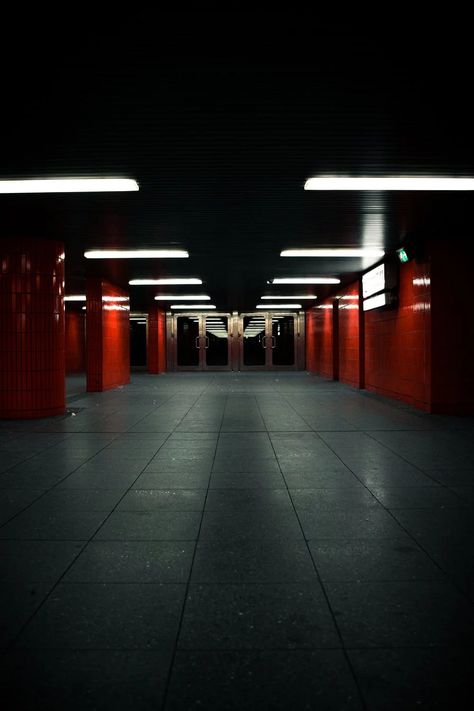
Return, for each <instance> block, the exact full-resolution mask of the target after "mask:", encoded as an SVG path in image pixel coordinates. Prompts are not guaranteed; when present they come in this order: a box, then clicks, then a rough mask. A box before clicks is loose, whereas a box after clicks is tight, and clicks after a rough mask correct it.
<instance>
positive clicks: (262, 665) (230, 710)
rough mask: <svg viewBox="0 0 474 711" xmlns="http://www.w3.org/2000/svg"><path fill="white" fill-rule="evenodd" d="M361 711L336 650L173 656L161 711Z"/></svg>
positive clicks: (194, 653)
mask: <svg viewBox="0 0 474 711" xmlns="http://www.w3.org/2000/svg"><path fill="white" fill-rule="evenodd" d="M266 708H268V709H272V711H288V709H292V711H308V709H324V711H361V710H362V708H363V707H362V704H361V701H360V700H359V696H358V692H357V688H356V686H355V683H354V680H353V677H352V675H351V673H350V670H349V668H348V665H347V662H346V661H345V659H344V656H343V654H342V652H341V651H340V650H324V651H323V650H318V651H296V650H295V651H290V652H285V651H264V652H251V651H246V652H225V651H219V652H184V651H180V652H178V653H177V655H176V658H175V662H174V665H173V669H172V674H171V682H170V688H169V692H168V696H167V702H166V705H165V711H191V710H194V709H195V710H196V711H197V709H206V711H242V709H249V711H250V710H252V711H254V710H255V711H256V710H257V709H266Z"/></svg>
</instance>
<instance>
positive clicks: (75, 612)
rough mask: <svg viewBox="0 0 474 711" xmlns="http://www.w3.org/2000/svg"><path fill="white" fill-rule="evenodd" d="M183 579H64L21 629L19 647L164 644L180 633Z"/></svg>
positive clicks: (149, 646) (159, 646)
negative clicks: (178, 582) (177, 581)
mask: <svg viewBox="0 0 474 711" xmlns="http://www.w3.org/2000/svg"><path fill="white" fill-rule="evenodd" d="M184 590H185V586H184V585H174V584H172V585H171V584H170V585H168V584H167V585H155V584H151V583H148V584H117V583H107V584H94V583H82V584H81V583H79V584H76V583H62V584H60V585H58V586H57V587H56V588H55V589H54V591H53V593H52V594H51V595H50V596H49V598H48V600H47V601H46V602H45V604H44V605H43V606H42V607H41V609H40V610H39V612H38V613H37V614H36V615H35V617H34V618H33V620H32V621H31V622H30V623H29V625H28V626H27V627H26V629H25V630H24V632H23V633H22V635H21V637H20V639H19V641H18V644H19V645H20V646H21V647H36V648H43V649H127V650H133V649H161V650H163V651H165V652H166V651H169V650H170V649H171V648H172V647H173V645H174V643H175V638H176V633H177V630H178V622H179V617H180V614H181V608H182V604H183V600H184Z"/></svg>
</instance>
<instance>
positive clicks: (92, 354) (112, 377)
mask: <svg viewBox="0 0 474 711" xmlns="http://www.w3.org/2000/svg"><path fill="white" fill-rule="evenodd" d="M86 296H87V302H86V304H87V344H86V366H87V390H88V392H101V391H102V390H109V389H110V388H114V387H117V386H118V385H127V384H128V383H129V382H130V300H129V296H128V294H127V292H126V291H123V289H120V288H119V287H117V286H115V285H114V284H111V283H110V282H108V281H106V280H105V279H100V278H95V277H94V278H90V279H88V280H87V288H86Z"/></svg>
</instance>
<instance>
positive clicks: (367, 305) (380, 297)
mask: <svg viewBox="0 0 474 711" xmlns="http://www.w3.org/2000/svg"><path fill="white" fill-rule="evenodd" d="M387 304H388V296H387V292H384V293H382V294H377V296H371V297H370V299H365V301H364V302H363V303H362V308H363V309H364V311H371V310H372V309H378V308H379V307H380V306H387Z"/></svg>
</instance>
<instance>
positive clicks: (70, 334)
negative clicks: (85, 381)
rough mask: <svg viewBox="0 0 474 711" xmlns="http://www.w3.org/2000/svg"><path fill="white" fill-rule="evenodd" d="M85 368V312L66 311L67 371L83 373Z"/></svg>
mask: <svg viewBox="0 0 474 711" xmlns="http://www.w3.org/2000/svg"><path fill="white" fill-rule="evenodd" d="M85 369H86V333H85V314H84V312H79V311H66V373H83V372H84V371H85Z"/></svg>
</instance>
